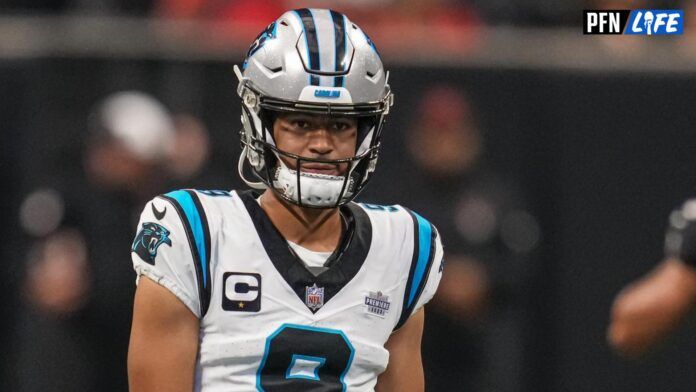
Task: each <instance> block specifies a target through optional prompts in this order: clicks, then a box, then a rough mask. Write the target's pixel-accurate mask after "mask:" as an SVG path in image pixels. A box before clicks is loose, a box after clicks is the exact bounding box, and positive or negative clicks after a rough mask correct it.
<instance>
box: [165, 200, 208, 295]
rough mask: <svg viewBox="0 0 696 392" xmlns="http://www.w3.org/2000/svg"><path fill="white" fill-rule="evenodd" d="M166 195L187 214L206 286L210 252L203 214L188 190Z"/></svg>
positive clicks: (205, 285) (204, 285)
mask: <svg viewBox="0 0 696 392" xmlns="http://www.w3.org/2000/svg"><path fill="white" fill-rule="evenodd" d="M165 196H168V197H170V198H172V199H174V200H176V202H177V203H179V206H180V207H181V209H182V211H183V212H184V214H185V215H186V220H187V221H188V225H189V227H190V228H191V233H192V234H193V238H194V241H195V244H196V249H197V250H198V255H199V260H198V262H199V263H200V265H201V272H202V275H203V287H204V288H206V287H207V286H208V276H207V275H208V274H207V273H206V271H208V265H207V262H208V258H207V256H208V254H207V252H206V246H205V234H204V228H203V221H202V219H201V214H200V212H199V211H198V208H196V204H195V203H194V201H193V198H192V197H191V195H190V194H189V193H188V192H186V191H183V190H178V191H173V192H169V193H167V194H165Z"/></svg>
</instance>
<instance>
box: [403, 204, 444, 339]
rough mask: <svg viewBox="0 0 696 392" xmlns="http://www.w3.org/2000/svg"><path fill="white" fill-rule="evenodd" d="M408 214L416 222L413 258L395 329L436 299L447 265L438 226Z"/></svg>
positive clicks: (410, 212)
mask: <svg viewBox="0 0 696 392" xmlns="http://www.w3.org/2000/svg"><path fill="white" fill-rule="evenodd" d="M407 211H408V213H409V214H410V215H411V220H412V223H413V255H412V259H411V263H410V267H409V270H408V278H407V281H406V287H405V290H404V300H403V305H402V310H401V316H400V317H399V321H398V322H397V324H396V327H395V328H394V329H395V330H396V329H398V328H400V327H401V326H403V325H404V324H405V323H406V321H408V318H409V317H411V315H413V314H414V313H416V312H417V311H418V310H419V309H420V308H422V307H423V306H424V305H425V304H426V303H428V301H430V300H431V299H432V298H433V296H434V295H435V292H436V291H437V286H438V285H439V284H440V279H441V278H442V271H443V266H444V265H443V247H442V242H441V240H440V235H439V233H438V231H437V229H436V228H435V226H433V225H432V224H431V223H430V222H428V221H427V220H426V219H425V218H423V217H422V216H420V215H418V214H417V213H415V212H413V211H410V210H407Z"/></svg>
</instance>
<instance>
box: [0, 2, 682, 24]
mask: <svg viewBox="0 0 696 392" xmlns="http://www.w3.org/2000/svg"><path fill="white" fill-rule="evenodd" d="M689 3H690V1H688V0H682V1H680V0H657V1H651V2H647V1H644V0H637V1H631V0H562V1H549V0H523V1H511V0H489V1H484V0H467V1H458V0H373V1H367V0H330V1H319V0H308V1H299V0H282V1H273V0H256V1H254V0H232V1H227V0H5V1H3V2H2V4H0V10H3V11H9V12H43V13H69V14H70V13H72V14H83V15H85V14H91V15H110V16H148V17H161V18H184V19H208V20H218V21H219V20H234V21H235V22H248V23H250V24H259V25H263V23H264V21H267V20H272V19H273V18H274V17H275V16H276V15H279V14H281V13H282V12H283V11H284V10H287V9H293V8H297V7H300V6H302V7H318V6H322V7H329V8H334V9H337V10H341V11H342V12H346V13H347V14H350V15H354V18H356V19H359V20H361V21H363V23H367V24H368V25H370V24H373V23H379V22H380V21H384V20H389V21H390V22H391V21H402V22H405V21H408V22H412V23H413V22H415V23H418V22H436V23H437V24H440V25H442V24H444V25H476V24H479V23H485V24H491V25H499V24H512V25H519V26H563V25H574V24H577V22H578V16H577V15H578V12H579V10H582V9H596V8H599V9H631V8H646V7H648V6H649V7H651V8H656V9H660V8H663V9H667V8H684V7H685V6H687V5H689ZM262 27H263V26H262Z"/></svg>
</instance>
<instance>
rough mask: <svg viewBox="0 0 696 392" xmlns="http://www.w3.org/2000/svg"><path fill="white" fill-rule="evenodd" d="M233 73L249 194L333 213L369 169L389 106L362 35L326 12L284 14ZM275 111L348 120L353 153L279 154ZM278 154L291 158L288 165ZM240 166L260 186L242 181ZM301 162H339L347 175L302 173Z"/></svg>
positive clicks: (378, 66)
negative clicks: (267, 192)
mask: <svg viewBox="0 0 696 392" xmlns="http://www.w3.org/2000/svg"><path fill="white" fill-rule="evenodd" d="M235 73H236V74H237V77H238V78H239V86H238V88H237V93H238V94H239V96H240V97H241V98H242V126H243V127H242V129H241V131H240V135H241V142H242V146H243V150H242V154H241V156H240V158H239V164H238V170H239V174H240V176H241V177H242V179H243V180H244V181H245V182H246V183H247V184H248V185H249V186H251V187H253V188H256V189H266V188H269V187H270V188H271V189H273V190H274V191H275V192H276V193H277V194H278V195H280V196H281V197H282V198H283V199H285V200H287V201H289V202H291V203H294V204H297V205H299V206H302V207H314V208H335V207H338V206H340V205H342V204H345V203H347V202H349V201H351V200H352V199H353V198H355V196H357V194H358V193H359V192H360V191H361V190H362V189H363V187H364V186H365V185H366V184H367V182H368V181H369V179H370V177H371V174H372V172H374V170H375V166H376V164H377V156H378V152H379V147H380V137H381V133H382V127H383V125H384V120H385V118H386V116H387V115H388V114H389V109H390V107H391V105H392V104H393V101H394V99H393V95H392V93H391V90H390V88H389V84H388V76H389V75H388V73H387V72H385V70H384V67H383V66H382V61H381V59H380V56H379V54H378V53H377V50H376V49H375V46H374V44H373V43H372V41H371V40H370V39H369V38H368V36H367V35H366V34H365V33H364V32H363V31H362V30H361V29H360V28H359V27H358V26H356V25H355V24H354V23H352V22H351V21H350V20H348V18H347V17H346V16H345V15H342V14H340V13H338V12H335V11H332V10H326V9H306V8H305V9H299V10H295V11H288V12H286V13H284V14H283V15H281V17H280V18H278V19H277V20H276V21H274V22H273V23H271V24H270V25H269V26H268V27H267V28H266V29H265V30H264V31H263V32H261V34H259V36H258V37H257V38H256V41H254V43H253V44H252V45H251V47H250V48H249V51H248V53H247V57H246V60H245V61H244V64H243V66H242V70H240V69H239V67H237V66H235ZM279 112H281V113H282V112H285V113H288V112H291V113H292V112H302V113H308V114H318V115H329V116H340V117H356V118H357V120H358V141H357V149H356V151H355V155H354V156H353V157H350V158H346V159H339V160H327V159H317V158H310V157H302V156H299V155H296V154H292V153H289V152H287V151H282V150H280V149H279V148H277V147H276V144H275V141H274V138H273V121H274V119H275V117H276V115H277V114H278V113H279ZM281 156H282V157H284V158H285V159H286V160H288V161H290V162H293V161H294V162H295V163H296V165H295V166H294V168H291V167H288V166H287V165H286V164H285V163H284V162H283V160H282V159H281ZM245 161H246V162H249V165H250V167H251V171H252V173H254V175H255V176H256V177H258V179H259V180H260V182H255V181H250V180H248V179H247V178H245V176H244V173H243V168H244V162H245ZM307 162H318V163H326V164H332V165H339V164H344V165H345V164H347V166H348V170H347V171H346V173H345V174H342V175H337V176H335V175H326V174H318V173H308V172H302V170H301V166H302V163H307ZM337 167H338V166H337Z"/></svg>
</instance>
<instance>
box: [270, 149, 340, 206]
mask: <svg viewBox="0 0 696 392" xmlns="http://www.w3.org/2000/svg"><path fill="white" fill-rule="evenodd" d="M278 161H279V162H280V164H279V165H278V168H277V169H276V173H275V179H274V180H273V187H274V188H275V189H276V190H277V191H278V192H280V193H282V194H283V195H284V196H285V197H286V198H288V199H290V200H292V201H294V202H295V203H298V204H300V203H301V204H302V205H305V206H310V207H318V208H330V207H334V206H336V205H337V204H338V203H339V197H341V198H343V197H345V196H346V194H349V189H350V188H351V184H350V183H348V184H346V186H345V190H344V191H343V194H341V190H342V189H343V183H344V181H345V177H343V176H332V175H326V174H316V173H302V172H300V181H299V184H298V181H297V171H296V170H293V169H290V168H289V167H287V166H286V165H285V163H284V162H283V161H282V159H278ZM348 181H350V180H348ZM298 187H299V189H298ZM300 199H301V200H300Z"/></svg>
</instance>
